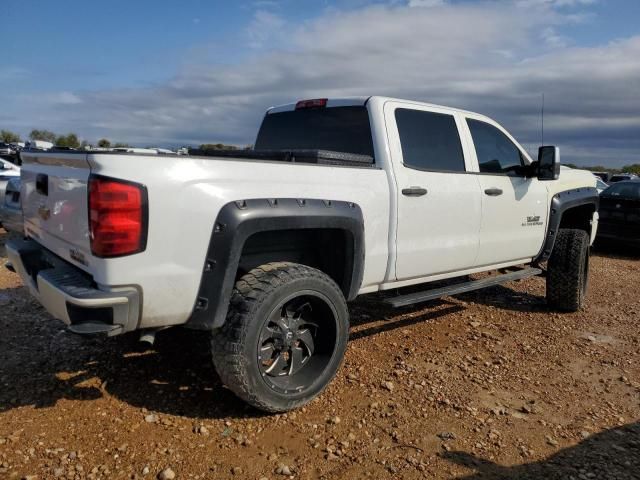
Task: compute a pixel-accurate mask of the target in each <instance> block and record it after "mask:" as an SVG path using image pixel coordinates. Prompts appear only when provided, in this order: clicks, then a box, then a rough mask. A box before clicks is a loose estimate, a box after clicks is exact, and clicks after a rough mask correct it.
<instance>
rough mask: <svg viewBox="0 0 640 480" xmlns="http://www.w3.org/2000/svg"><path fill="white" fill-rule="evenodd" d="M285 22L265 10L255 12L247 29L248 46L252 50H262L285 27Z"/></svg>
mask: <svg viewBox="0 0 640 480" xmlns="http://www.w3.org/2000/svg"><path fill="white" fill-rule="evenodd" d="M285 23H286V22H285V20H284V18H282V17H281V16H280V15H276V14H274V13H271V12H268V11H266V10H257V11H256V12H255V13H254V14H253V18H252V19H251V22H250V23H249V26H248V27H247V35H248V37H249V46H250V47H252V48H262V47H264V46H265V45H266V44H267V43H268V42H269V41H270V40H272V39H273V38H274V37H276V36H277V35H279V34H280V33H281V29H282V28H283V27H284V25H285Z"/></svg>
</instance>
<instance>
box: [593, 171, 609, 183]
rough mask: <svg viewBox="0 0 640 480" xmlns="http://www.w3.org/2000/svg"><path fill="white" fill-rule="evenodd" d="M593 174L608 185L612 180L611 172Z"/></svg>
mask: <svg viewBox="0 0 640 480" xmlns="http://www.w3.org/2000/svg"><path fill="white" fill-rule="evenodd" d="M591 173H593V174H594V175H595V176H596V177H600V178H601V179H602V181H603V182H605V183H608V182H609V178H611V173H610V172H591Z"/></svg>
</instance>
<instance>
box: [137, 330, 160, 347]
mask: <svg viewBox="0 0 640 480" xmlns="http://www.w3.org/2000/svg"><path fill="white" fill-rule="evenodd" d="M156 331H157V330H147V331H145V332H142V333H141V334H140V342H141V343H146V344H148V345H149V346H150V347H152V346H153V344H154V343H155V341H156Z"/></svg>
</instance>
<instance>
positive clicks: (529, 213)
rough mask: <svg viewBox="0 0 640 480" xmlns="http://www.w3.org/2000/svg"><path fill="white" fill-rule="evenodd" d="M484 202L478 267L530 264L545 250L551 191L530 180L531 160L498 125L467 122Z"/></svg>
mask: <svg viewBox="0 0 640 480" xmlns="http://www.w3.org/2000/svg"><path fill="white" fill-rule="evenodd" d="M465 127H466V128H467V131H468V132H469V135H470V141H471V143H472V145H473V146H474V150H473V151H474V153H475V157H476V161H477V164H478V166H477V168H478V175H477V177H478V180H479V181H480V190H481V196H482V225H481V228H480V248H479V251H478V257H477V259H476V266H477V267H483V266H489V265H497V264H500V263H505V262H512V261H516V260H525V259H530V258H532V257H534V256H535V255H537V254H538V252H539V251H540V249H541V247H542V243H543V240H544V236H545V229H546V225H547V216H548V212H547V205H548V203H547V194H548V193H547V187H546V185H545V184H544V182H541V181H539V180H538V179H537V178H527V177H525V176H524V174H523V173H522V167H523V166H525V165H526V164H527V163H528V158H527V157H526V154H525V153H524V152H523V150H521V148H520V147H519V146H518V145H517V144H516V143H515V141H514V140H513V139H512V138H511V137H510V136H509V135H508V134H507V133H506V132H505V131H504V130H503V129H502V128H500V127H499V126H498V125H497V124H494V123H490V122H488V121H487V119H486V118H484V117H481V118H473V117H467V118H466V121H465Z"/></svg>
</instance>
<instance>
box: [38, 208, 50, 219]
mask: <svg viewBox="0 0 640 480" xmlns="http://www.w3.org/2000/svg"><path fill="white" fill-rule="evenodd" d="M38 215H40V218H42V219H43V220H48V219H49V217H50V216H51V210H50V209H49V208H47V207H45V206H44V205H40V207H38Z"/></svg>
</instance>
